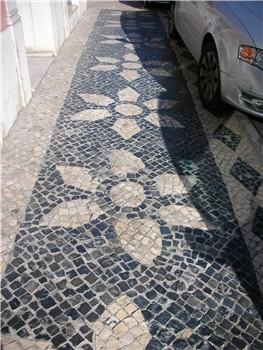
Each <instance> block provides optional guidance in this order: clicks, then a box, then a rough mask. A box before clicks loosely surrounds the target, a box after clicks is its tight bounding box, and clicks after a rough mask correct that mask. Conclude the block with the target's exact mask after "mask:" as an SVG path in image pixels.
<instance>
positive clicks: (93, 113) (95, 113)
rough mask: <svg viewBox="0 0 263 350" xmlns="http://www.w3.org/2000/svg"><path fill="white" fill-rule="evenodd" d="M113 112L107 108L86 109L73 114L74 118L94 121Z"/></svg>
mask: <svg viewBox="0 0 263 350" xmlns="http://www.w3.org/2000/svg"><path fill="white" fill-rule="evenodd" d="M110 115H111V114H110V112H108V111H107V110H106V109H100V108H98V109H85V110H84V111H81V112H78V113H76V114H74V115H73V116H72V119H73V120H82V121H90V122H94V121H96V120H101V119H104V118H107V117H109V116H110Z"/></svg>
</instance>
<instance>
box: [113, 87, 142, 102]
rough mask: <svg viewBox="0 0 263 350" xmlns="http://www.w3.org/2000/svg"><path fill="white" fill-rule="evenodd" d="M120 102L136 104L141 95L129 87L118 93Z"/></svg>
mask: <svg viewBox="0 0 263 350" xmlns="http://www.w3.org/2000/svg"><path fill="white" fill-rule="evenodd" d="M118 96H119V99H120V101H122V102H124V101H128V102H136V101H137V100H138V97H139V96H140V94H139V93H138V92H137V91H135V90H134V89H132V88H130V87H127V88H125V89H122V90H120V91H119V92H118Z"/></svg>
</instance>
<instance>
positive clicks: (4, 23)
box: [0, 0, 87, 137]
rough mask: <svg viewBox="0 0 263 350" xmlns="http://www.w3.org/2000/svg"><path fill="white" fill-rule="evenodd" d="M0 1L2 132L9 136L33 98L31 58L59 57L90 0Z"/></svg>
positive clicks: (3, 134) (35, 59) (36, 59)
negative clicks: (62, 46) (64, 43)
mask: <svg viewBox="0 0 263 350" xmlns="http://www.w3.org/2000/svg"><path fill="white" fill-rule="evenodd" d="M0 4H1V9H0V11H1V24H0V42H1V67H2V71H1V134H2V136H3V137H5V136H6V135H7V134H8V132H9V130H10V129H11V127H12V125H13V124H14V122H15V120H16V118H17V116H18V114H19V111H20V110H21V108H23V107H25V106H26V105H27V103H28V102H29V101H30V99H31V97H32V85H34V84H32V79H31V78H32V76H31V74H30V68H31V67H30V62H31V61H30V59H29V58H30V57H32V56H33V57H34V62H35V63H37V62H38V57H39V58H41V57H52V56H56V55H57V54H58V51H59V48H60V47H61V45H62V44H63V42H64V40H65V39H66V38H68V37H69V35H70V33H71V31H72V29H73V28H74V26H75V24H76V23H77V22H78V20H79V18H80V17H81V15H82V14H83V13H84V12H85V10H86V8H87V0H41V1H35V0H24V1H15V0H1V1H0ZM39 62H40V61H39ZM41 74H43V70H41ZM40 80H41V79H40ZM40 80H38V81H40Z"/></svg>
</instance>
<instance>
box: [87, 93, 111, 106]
mask: <svg viewBox="0 0 263 350" xmlns="http://www.w3.org/2000/svg"><path fill="white" fill-rule="evenodd" d="M80 97H82V98H83V100H84V101H85V102H87V103H93V104H96V105H98V106H108V105H110V104H111V103H113V102H114V100H113V99H112V98H110V97H108V96H105V95H101V94H80Z"/></svg>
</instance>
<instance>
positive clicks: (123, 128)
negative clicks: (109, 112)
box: [112, 119, 141, 140]
mask: <svg viewBox="0 0 263 350" xmlns="http://www.w3.org/2000/svg"><path fill="white" fill-rule="evenodd" d="M112 129H113V130H114V131H116V132H117V133H118V134H119V135H120V136H121V137H122V138H123V139H124V140H128V139H130V138H131V137H132V136H134V135H136V134H137V133H138V132H140V131H141V129H140V127H139V125H138V124H137V122H136V121H135V120H131V119H118V120H116V122H115V123H114V125H113V126H112Z"/></svg>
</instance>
